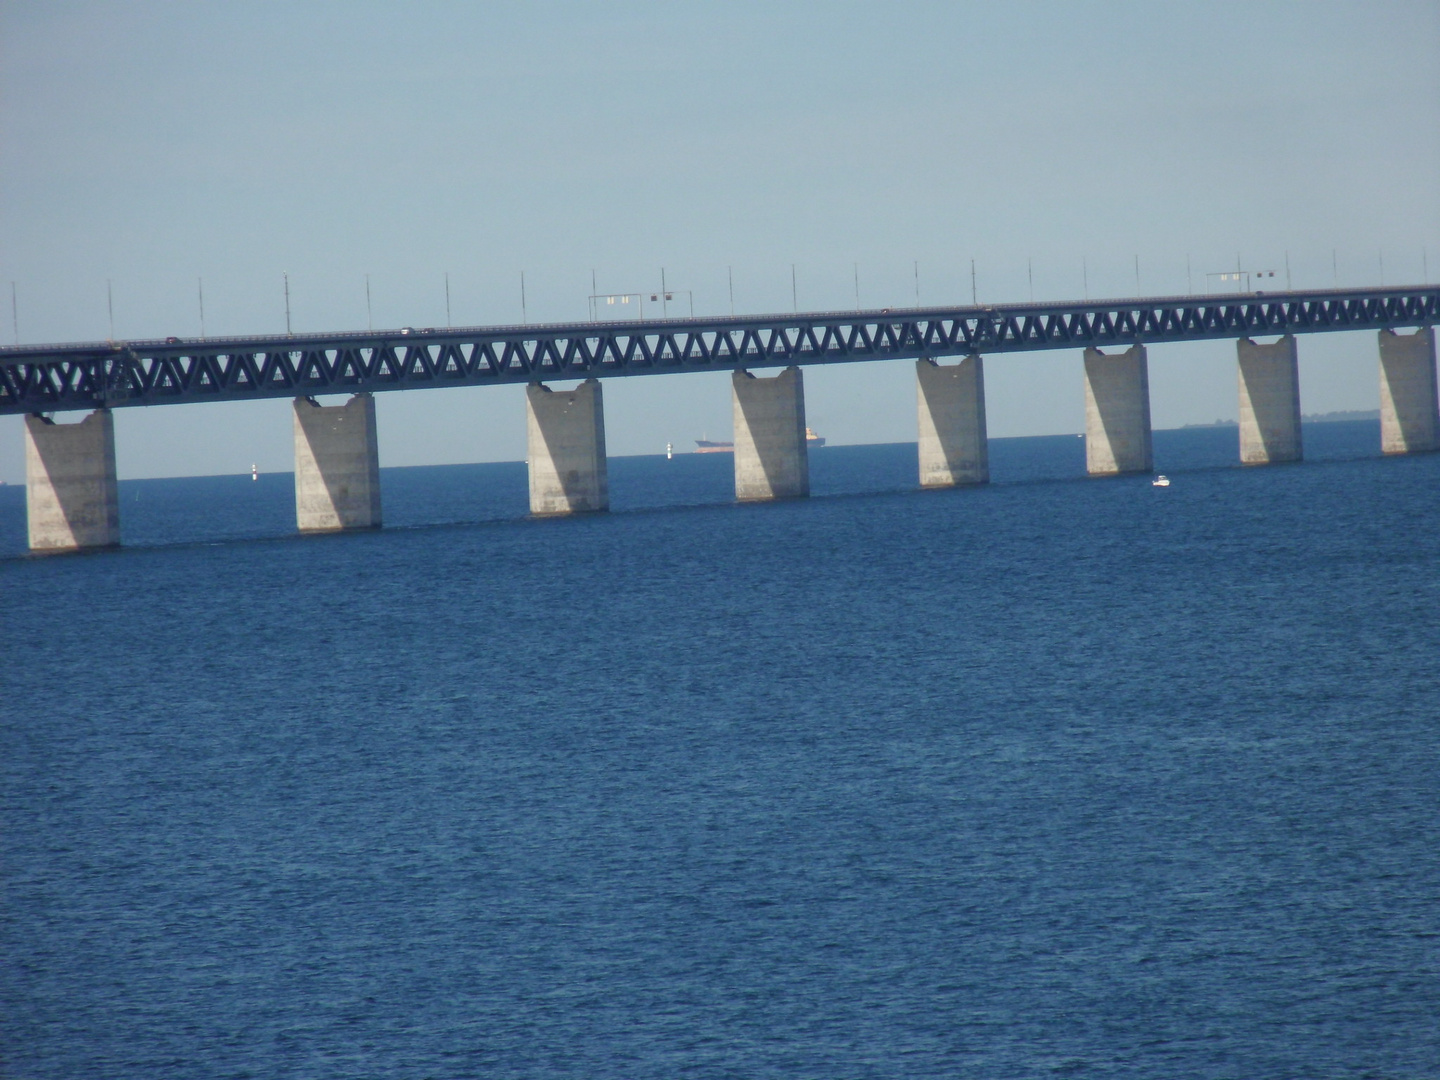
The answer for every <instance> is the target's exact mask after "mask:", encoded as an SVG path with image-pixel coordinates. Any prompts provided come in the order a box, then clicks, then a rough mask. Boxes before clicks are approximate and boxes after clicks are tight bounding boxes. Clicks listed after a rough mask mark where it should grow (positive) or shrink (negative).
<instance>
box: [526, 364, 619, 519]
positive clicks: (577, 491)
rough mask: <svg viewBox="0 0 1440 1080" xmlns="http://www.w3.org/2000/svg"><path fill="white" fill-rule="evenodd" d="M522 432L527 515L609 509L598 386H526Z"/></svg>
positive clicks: (592, 383)
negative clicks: (526, 468) (527, 487)
mask: <svg viewBox="0 0 1440 1080" xmlns="http://www.w3.org/2000/svg"><path fill="white" fill-rule="evenodd" d="M525 429H526V447H527V451H528V453H527V458H528V460H529V462H530V512H531V513H532V514H581V513H593V512H595V511H600V510H608V509H610V479H609V472H608V469H607V466H606V459H605V406H604V399H603V396H602V394H601V390H600V383H599V382H598V381H597V380H595V379H587V380H585V382H583V383H581V384H580V385H579V386H577V387H576V388H575V389H574V390H551V389H549V388H548V387H545V386H542V385H540V384H539V383H532V384H531V385H529V386H527V387H526V388H525Z"/></svg>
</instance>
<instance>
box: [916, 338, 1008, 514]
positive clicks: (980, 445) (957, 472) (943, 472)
mask: <svg viewBox="0 0 1440 1080" xmlns="http://www.w3.org/2000/svg"><path fill="white" fill-rule="evenodd" d="M915 392H916V396H917V398H918V405H919V430H920V444H919V453H920V486H921V487H955V486H956V485H959V484H984V483H987V482H989V480H990V451H989V444H988V442H987V441H986V432H985V362H984V361H983V360H982V359H981V358H980V357H979V356H967V357H965V359H963V360H961V361H960V363H958V364H953V365H949V366H941V365H940V364H937V363H936V362H935V361H934V360H929V359H922V360H917V361H915Z"/></svg>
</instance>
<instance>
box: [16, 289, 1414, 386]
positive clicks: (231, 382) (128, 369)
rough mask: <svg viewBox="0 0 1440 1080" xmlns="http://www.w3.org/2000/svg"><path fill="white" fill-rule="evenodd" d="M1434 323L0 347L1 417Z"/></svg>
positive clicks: (997, 322)
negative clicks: (190, 403)
mask: <svg viewBox="0 0 1440 1080" xmlns="http://www.w3.org/2000/svg"><path fill="white" fill-rule="evenodd" d="M1436 322H1440V286H1434V285H1426V286H1411V287H1396V288H1377V289H1357V290H1323V291H1319V292H1285V293H1263V294H1261V293H1254V294H1239V295H1230V296H1215V297H1193V296H1187V297H1157V298H1151V299H1137V300H1125V301H1101V302H1093V303H1091V302H1086V303H1070V304H1012V305H995V306H985V307H960V308H914V309H904V310H899V309H897V310H882V311H865V312H817V313H810V314H800V315H771V316H755V317H746V318H732V319H670V320H661V321H649V322H639V323H608V324H607V323H568V324H557V325H548V326H509V327H475V328H468V329H454V330H422V331H406V332H401V331H398V330H396V331H384V332H380V333H341V334H300V335H292V336H283V337H252V338H211V339H208V340H185V341H176V340H166V341H129V342H102V343H97V344H82V345H45V346H28V345H27V346H19V347H13V348H0V414H15V413H38V412H54V411H63V410H66V409H93V408H96V407H98V406H106V407H110V408H115V407H121V406H128V405H166V404H181V403H185V402H195V401H243V400H248V399H251V398H274V397H298V396H306V397H313V396H315V395H317V394H339V393H356V392H360V391H382V390H412V389H419V388H422V387H435V386H486V385H492V384H498V383H529V382H537V381H538V382H545V381H549V380H559V379H586V378H607V377H611V376H619V375H653V374H662V373H665V372H671V371H731V370H734V369H736V368H765V367H783V366H787V365H790V364H830V363H849V362H854V361H859V360H890V359H905V358H909V359H913V358H916V357H921V356H935V357H938V356H956V355H960V356H963V355H967V354H969V353H972V352H978V353H1005V352H1033V351H1037V350H1042V349H1076V348H1083V347H1086V346H1096V347H1105V346H1117V347H1128V346H1130V345H1133V344H1136V343H1145V344H1151V343H1158V342H1165V341H1199V340H1205V339H1223V338H1237V337H1247V336H1257V335H1268V334H1304V333H1320V332H1324V331H1333V330H1362V329H1374V330H1379V329H1393V328H1399V327H1409V326H1426V325H1434V324H1435V323H1436Z"/></svg>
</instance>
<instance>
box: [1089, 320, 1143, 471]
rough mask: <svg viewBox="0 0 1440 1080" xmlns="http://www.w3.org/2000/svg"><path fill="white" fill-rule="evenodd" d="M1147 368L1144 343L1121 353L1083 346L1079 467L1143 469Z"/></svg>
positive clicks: (1095, 469)
mask: <svg viewBox="0 0 1440 1080" xmlns="http://www.w3.org/2000/svg"><path fill="white" fill-rule="evenodd" d="M1153 467H1154V458H1153V455H1152V453H1151V448H1150V368H1149V365H1148V362H1147V360H1146V355H1145V346H1144V345H1132V346H1131V347H1130V348H1128V349H1126V350H1125V351H1124V352H1123V353H1110V354H1106V353H1102V352H1101V351H1100V350H1099V349H1086V350H1085V471H1086V472H1088V473H1089V474H1090V475H1091V476H1113V475H1115V474H1116V473H1129V472H1149V471H1150V470H1151V469H1152V468H1153Z"/></svg>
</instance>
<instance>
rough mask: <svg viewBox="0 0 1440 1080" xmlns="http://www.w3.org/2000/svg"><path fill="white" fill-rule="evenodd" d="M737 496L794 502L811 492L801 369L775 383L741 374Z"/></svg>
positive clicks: (737, 379)
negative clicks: (790, 500) (793, 500)
mask: <svg viewBox="0 0 1440 1080" xmlns="http://www.w3.org/2000/svg"><path fill="white" fill-rule="evenodd" d="M730 386H731V388H732V391H733V393H732V397H733V400H734V406H735V498H737V499H739V500H740V501H741V502H751V501H756V500H765V499H795V498H801V497H804V496H806V495H809V494H810V459H809V456H808V453H807V448H806V443H805V380H804V376H803V375H802V374H801V372H800V369H799V368H798V367H788V368H786V369H785V370H784V371H782V372H781V373H780V374H779V375H776V376H775V377H774V378H771V379H757V378H756V377H755V376H754V375H751V374H750V373H749V372H748V371H737V372H735V374H734V375H733V376H732V377H731V380H730Z"/></svg>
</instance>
